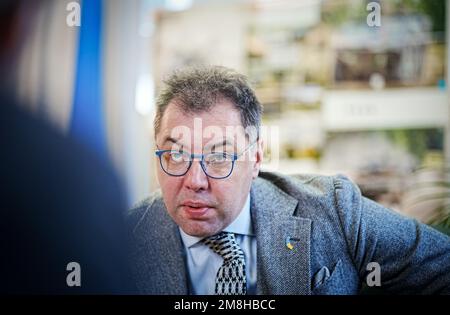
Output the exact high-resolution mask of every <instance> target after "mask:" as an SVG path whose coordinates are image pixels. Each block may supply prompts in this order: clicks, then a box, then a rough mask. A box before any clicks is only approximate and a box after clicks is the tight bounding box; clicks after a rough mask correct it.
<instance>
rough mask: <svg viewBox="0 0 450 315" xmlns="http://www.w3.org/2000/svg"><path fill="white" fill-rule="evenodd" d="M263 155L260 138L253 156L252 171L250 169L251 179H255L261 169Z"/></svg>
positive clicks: (262, 144) (262, 143)
mask: <svg viewBox="0 0 450 315" xmlns="http://www.w3.org/2000/svg"><path fill="white" fill-rule="evenodd" d="M263 155H264V142H263V140H262V139H261V138H260V139H258V140H257V142H256V150H255V153H254V155H252V156H253V158H254V160H253V161H252V162H253V169H252V178H253V179H255V178H256V177H258V174H259V169H260V168H261V164H262V161H263Z"/></svg>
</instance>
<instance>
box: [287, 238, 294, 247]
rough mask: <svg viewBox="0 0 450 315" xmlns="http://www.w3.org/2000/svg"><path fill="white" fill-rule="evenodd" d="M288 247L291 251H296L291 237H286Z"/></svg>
mask: <svg viewBox="0 0 450 315" xmlns="http://www.w3.org/2000/svg"><path fill="white" fill-rule="evenodd" d="M286 247H287V248H289V250H293V249H294V245H292V243H291V238H290V237H289V236H288V237H286Z"/></svg>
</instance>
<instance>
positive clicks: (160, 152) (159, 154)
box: [155, 140, 258, 179]
mask: <svg viewBox="0 0 450 315" xmlns="http://www.w3.org/2000/svg"><path fill="white" fill-rule="evenodd" d="M257 142H258V140H256V141H254V142H253V143H252V144H250V145H249V146H248V147H247V148H246V149H245V150H244V151H242V152H241V153H239V154H236V153H234V154H227V155H230V156H231V157H232V160H231V169H230V172H229V173H228V175H226V176H222V177H215V176H211V175H209V174H208V172H207V171H206V166H205V163H204V161H205V156H207V155H210V154H214V153H206V154H194V153H191V154H190V155H189V157H190V159H189V166H188V167H187V169H186V172H184V173H183V174H180V175H173V174H170V173H168V172H167V171H166V170H165V169H164V167H163V165H162V159H161V157H162V155H163V154H164V153H166V152H180V151H178V150H155V154H156V156H157V157H158V158H159V165H160V166H161V169H162V170H163V171H164V173H166V174H167V175H169V176H174V177H181V176H184V175H186V174H187V172H189V170H190V169H191V166H192V163H193V162H194V159H195V158H198V159H199V162H200V166H201V167H202V170H203V173H205V175H206V176H207V177H210V178H214V179H225V178H228V177H230V176H231V174H232V173H233V170H234V162H236V160H237V159H239V158H240V157H241V156H242V155H243V154H244V153H245V152H247V151H248V150H250V148H251V147H253V146H254V145H255V143H257ZM181 152H184V153H187V152H185V151H181Z"/></svg>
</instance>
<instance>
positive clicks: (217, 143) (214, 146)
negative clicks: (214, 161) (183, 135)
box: [203, 139, 233, 151]
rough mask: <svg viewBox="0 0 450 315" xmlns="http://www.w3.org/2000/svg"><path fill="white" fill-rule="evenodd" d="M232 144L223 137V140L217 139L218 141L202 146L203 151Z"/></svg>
mask: <svg viewBox="0 0 450 315" xmlns="http://www.w3.org/2000/svg"><path fill="white" fill-rule="evenodd" d="M232 144H233V143H232V142H230V141H229V140H228V139H225V140H222V142H220V141H219V142H216V143H213V144H208V145H206V146H205V147H204V148H203V150H205V151H206V150H208V149H211V150H214V149H215V148H216V147H220V146H222V147H226V146H227V145H232Z"/></svg>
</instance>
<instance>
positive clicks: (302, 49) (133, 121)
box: [11, 0, 450, 232]
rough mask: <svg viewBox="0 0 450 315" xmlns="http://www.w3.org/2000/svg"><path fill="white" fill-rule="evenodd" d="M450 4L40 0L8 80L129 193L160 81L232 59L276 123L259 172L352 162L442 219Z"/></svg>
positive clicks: (268, 119) (397, 198) (143, 183)
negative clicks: (108, 166)
mask: <svg viewBox="0 0 450 315" xmlns="http://www.w3.org/2000/svg"><path fill="white" fill-rule="evenodd" d="M30 2H31V1H30ZM374 3H375V4H374ZM78 9H79V13H80V16H79V20H78V17H77V12H78ZM378 9H380V10H379V11H377V10H378ZM449 11H450V9H449V5H447V1H446V0H385V1H366V0H128V1H121V0H103V1H101V0H84V1H68V0H67V1H66V0H47V1H41V2H40V3H39V5H38V6H36V5H35V6H33V14H34V15H35V17H36V18H35V19H33V27H32V28H31V29H32V32H31V33H30V34H29V36H28V37H27V40H26V42H25V43H24V45H23V49H22V52H21V53H20V56H17V57H18V58H19V62H18V64H17V69H16V71H15V74H16V76H15V77H13V78H11V81H12V82H14V84H12V86H13V89H15V91H14V93H16V94H17V96H18V97H19V99H20V100H21V101H22V102H23V103H25V104H27V106H28V108H27V109H28V110H29V111H31V112H33V113H34V114H35V115H37V116H40V117H43V118H45V119H46V120H47V121H48V122H50V123H51V124H52V125H54V126H55V127H56V128H58V129H59V130H60V131H61V132H63V133H66V134H71V135H74V136H76V137H77V138H78V139H79V140H80V141H81V142H84V143H85V144H86V145H87V146H89V147H91V149H92V150H93V151H95V152H97V153H98V154H99V155H103V156H106V157H108V158H109V159H111V161H112V162H113V164H114V166H115V168H116V170H117V172H118V174H119V175H120V177H121V178H122V180H123V182H124V183H125V186H126V188H127V193H128V205H130V206H131V205H132V204H135V203H136V202H138V201H139V200H141V199H143V198H145V197H146V196H148V195H149V194H150V192H151V191H153V190H154V189H157V188H158V184H157V180H156V176H155V167H156V165H155V156H154V141H153V134H152V132H153V131H152V123H153V117H154V113H155V107H154V103H155V96H156V95H157V93H158V90H159V87H160V86H161V81H162V79H163V78H164V77H166V76H167V75H168V74H170V73H171V71H173V70H174V69H176V68H179V67H182V66H186V65H194V64H220V65H224V66H227V67H231V68H234V69H236V70H237V71H239V72H241V73H244V74H246V75H247V76H248V77H249V78H250V80H251V82H252V83H253V86H254V88H255V90H256V93H257V96H258V97H259V99H260V101H261V102H262V104H263V105H264V111H265V113H264V117H263V124H264V125H265V126H268V127H271V128H272V129H270V128H269V129H270V130H275V131H276V132H275V133H274V134H273V136H271V137H270V139H269V142H270V145H268V147H267V149H266V152H265V154H266V161H267V162H266V163H265V165H264V167H263V168H264V169H266V170H272V171H278V172H282V173H287V174H295V173H319V174H326V175H330V174H336V173H343V174H346V175H348V176H349V177H350V178H351V179H353V180H354V181H355V182H356V183H357V184H358V185H359V186H360V188H361V190H362V192H363V194H364V195H365V196H367V197H369V198H371V199H374V200H376V201H378V202H380V203H382V204H384V205H385V206H387V207H390V208H392V209H394V210H396V211H400V212H402V213H404V214H406V215H408V216H413V217H415V218H417V219H419V220H421V221H422V222H425V223H430V224H434V225H437V226H438V228H440V229H442V230H444V231H447V232H449V231H450V219H449V217H450V216H449V213H450V176H449V172H448V163H446V161H449V159H450V129H449V118H450V113H449V92H448V81H449V77H448V73H449V71H448V69H449V63H448V59H449V54H448V48H447V42H448V38H449V36H450V35H449V32H448V31H447V32H446V29H448V25H449V24H448V19H447V18H446V16H447V12H449ZM377 12H380V14H381V15H380V16H379V17H377V16H376V14H377ZM78 22H79V23H78ZM86 176H95V174H86ZM446 229H447V230H446Z"/></svg>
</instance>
